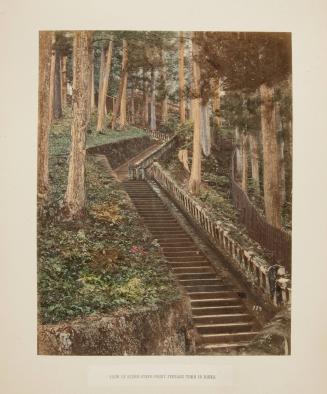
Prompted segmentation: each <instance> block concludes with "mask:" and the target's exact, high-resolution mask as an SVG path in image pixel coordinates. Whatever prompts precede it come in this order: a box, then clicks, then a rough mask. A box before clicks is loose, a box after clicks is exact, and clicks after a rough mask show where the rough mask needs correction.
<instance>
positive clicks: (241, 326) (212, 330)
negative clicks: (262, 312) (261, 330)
mask: <svg viewBox="0 0 327 394" xmlns="http://www.w3.org/2000/svg"><path fill="white" fill-rule="evenodd" d="M194 326H195V328H196V330H197V332H198V333H199V334H230V333H240V332H249V331H251V329H252V328H253V323H252V322H237V323H212V324H201V323H200V324H197V323H195V325H194Z"/></svg>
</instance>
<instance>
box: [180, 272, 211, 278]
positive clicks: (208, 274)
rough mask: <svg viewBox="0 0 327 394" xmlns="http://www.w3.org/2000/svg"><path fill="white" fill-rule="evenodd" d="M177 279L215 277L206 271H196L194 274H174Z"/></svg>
mask: <svg viewBox="0 0 327 394" xmlns="http://www.w3.org/2000/svg"><path fill="white" fill-rule="evenodd" d="M176 275H177V278H178V279H198V278H203V279H215V278H216V275H215V274H214V273H207V272H198V273H196V274H194V273H192V274H190V273H188V274H185V273H183V274H176Z"/></svg>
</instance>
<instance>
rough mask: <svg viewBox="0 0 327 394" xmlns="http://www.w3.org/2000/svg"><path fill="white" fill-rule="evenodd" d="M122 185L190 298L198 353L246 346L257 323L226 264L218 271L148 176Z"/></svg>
mask: <svg viewBox="0 0 327 394" xmlns="http://www.w3.org/2000/svg"><path fill="white" fill-rule="evenodd" d="M124 185H125V190H126V191H127V193H128V194H129V195H130V197H131V200H132V201H133V203H134V205H135V207H136V209H137V211H138V213H139V215H140V216H141V218H142V219H143V223H144V224H145V225H146V226H147V228H148V229H149V230H150V232H151V233H152V235H153V237H155V238H156V239H157V240H158V242H159V244H160V247H161V248H162V251H163V254H164V256H165V258H166V260H167V263H168V266H169V268H170V269H171V271H172V272H173V274H174V276H175V277H176V278H177V280H178V282H179V283H180V284H181V285H182V286H183V287H184V290H185V294H186V295H187V296H188V298H189V300H190V303H191V310H192V317H193V322H194V324H195V328H196V330H197V332H198V341H197V343H196V349H197V354H214V353H215V352H216V353H217V354H222V353H228V352H232V350H233V349H234V350H235V349H238V348H240V347H244V346H246V344H247V343H248V342H249V341H250V340H251V339H252V338H253V337H254V336H255V335H256V332H255V331H254V329H255V327H256V326H257V323H256V321H255V320H254V319H253V317H252V316H251V314H250V313H249V311H247V309H246V307H245V305H244V304H243V302H242V298H243V297H241V289H237V288H235V286H234V284H233V283H232V282H231V281H230V280H229V277H228V276H227V277H226V275H227V274H226V270H225V269H224V268H223V267H221V270H220V271H218V270H216V269H215V268H214V267H213V266H212V265H211V263H210V262H209V260H208V259H207V257H206V255H205V253H204V252H203V251H202V250H201V249H200V248H199V247H198V246H197V243H195V242H194V240H193V239H192V237H191V236H190V235H189V234H188V233H187V232H186V231H185V230H184V228H183V227H182V226H181V225H180V224H179V222H178V220H176V218H175V216H174V214H172V213H171V212H170V211H169V210H168V208H167V207H166V205H165V204H164V203H163V201H162V200H161V198H160V197H158V195H157V194H156V193H155V192H154V191H153V190H152V188H151V187H150V186H148V184H147V182H146V181H127V182H125V183H124Z"/></svg>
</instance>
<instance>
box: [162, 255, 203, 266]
mask: <svg viewBox="0 0 327 394" xmlns="http://www.w3.org/2000/svg"><path fill="white" fill-rule="evenodd" d="M165 256H166V258H167V260H168V261H174V262H178V261H180V262H182V261H186V262H189V261H193V262H196V261H206V262H207V263H208V264H210V263H209V261H208V260H207V259H206V258H205V257H204V256H192V255H190V256H176V255H175V256H167V255H166V253H165Z"/></svg>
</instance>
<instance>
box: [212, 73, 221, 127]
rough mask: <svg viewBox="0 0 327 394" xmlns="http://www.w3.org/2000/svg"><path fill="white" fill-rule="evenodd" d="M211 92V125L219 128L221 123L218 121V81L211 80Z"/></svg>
mask: <svg viewBox="0 0 327 394" xmlns="http://www.w3.org/2000/svg"><path fill="white" fill-rule="evenodd" d="M212 90H213V92H212V93H213V97H212V112H213V123H214V125H215V126H217V127H218V128H220V126H221V121H220V115H219V111H220V85H219V79H218V80H217V79H213V80H212Z"/></svg>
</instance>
